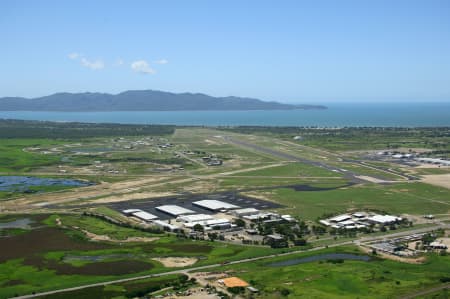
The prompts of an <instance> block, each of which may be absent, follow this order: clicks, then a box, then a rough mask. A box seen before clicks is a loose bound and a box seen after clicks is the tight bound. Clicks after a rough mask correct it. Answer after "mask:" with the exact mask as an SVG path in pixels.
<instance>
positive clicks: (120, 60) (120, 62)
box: [114, 58, 125, 66]
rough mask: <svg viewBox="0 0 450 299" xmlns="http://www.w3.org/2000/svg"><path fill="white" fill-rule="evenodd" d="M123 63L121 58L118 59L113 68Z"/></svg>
mask: <svg viewBox="0 0 450 299" xmlns="http://www.w3.org/2000/svg"><path fill="white" fill-rule="evenodd" d="M124 63H125V62H124V61H123V60H122V59H121V58H119V59H117V60H116V62H115V63H114V65H115V66H121V65H123V64H124Z"/></svg>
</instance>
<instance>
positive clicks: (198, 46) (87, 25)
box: [0, 0, 450, 104]
mask: <svg viewBox="0 0 450 299" xmlns="http://www.w3.org/2000/svg"><path fill="white" fill-rule="evenodd" d="M0 11H1V12H0V24H1V26H0V36H2V38H1V41H2V44H3V45H6V46H3V47H2V48H0V55H1V57H2V60H3V61H2V75H3V76H2V80H0V90H1V91H2V95H1V96H20V97H28V98H30V97H31V98H34V97H40V96H45V95H49V94H53V93H56V92H75V93H76V92H84V91H90V92H106V93H113V94H114V93H119V92H121V91H125V90H141V89H153V90H163V91H170V92H175V93H181V92H192V93H205V94H208V95H212V96H230V95H232V96H239V97H251V98H258V99H262V100H265V101H278V102H282V103H310V104H320V103H323V102H330V101H332V102H338V101H347V102H348V101H353V102H355V101H356V102H359V101H360V102H365V101H367V102H369V101H386V102H389V101H392V100H394V101H412V100H413V101H438V102H448V101H450V56H449V55H448V53H450V39H449V38H448V37H449V36H450V18H448V14H449V12H450V2H448V1H439V0H433V1H419V0H415V1H394V2H393V1H377V2H364V3H363V2H360V1H350V0H348V1H340V2H339V3H336V2H334V1H319V2H314V3H307V2H299V1H284V2H282V3H274V2H269V1H246V2H241V1H227V2H226V3H217V2H215V3H213V2H208V1H197V2H191V3H186V2H182V1H152V2H147V1H136V2H133V3H132V4H130V3H111V2H110V1H96V2H95V3H91V2H87V1H79V2H76V3H67V2H54V1H39V2H23V1H2V3H0Z"/></svg>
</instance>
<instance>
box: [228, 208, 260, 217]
mask: <svg viewBox="0 0 450 299" xmlns="http://www.w3.org/2000/svg"><path fill="white" fill-rule="evenodd" d="M233 213H234V214H236V215H238V216H241V215H252V214H258V213H259V210H258V209H255V208H245V209H238V210H234V211H233Z"/></svg>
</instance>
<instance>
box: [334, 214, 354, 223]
mask: <svg viewBox="0 0 450 299" xmlns="http://www.w3.org/2000/svg"><path fill="white" fill-rule="evenodd" d="M349 219H352V217H351V216H350V215H348V214H343V215H339V216H336V217H333V218H330V219H329V220H330V222H342V221H346V220H349Z"/></svg>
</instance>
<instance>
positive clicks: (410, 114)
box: [0, 102, 450, 127]
mask: <svg viewBox="0 0 450 299" xmlns="http://www.w3.org/2000/svg"><path fill="white" fill-rule="evenodd" d="M324 105H326V106H327V107H328V109H326V110H257V111H113V112H36V111H0V119H1V118H3V119H23V120H47V121H64V122H68V121H77V122H101V123H127V124H173V125H199V126H238V125H242V126H245V125H246V126H319V127H343V126H359V127H360V126H381V127H420V126H428V127H430V126H440V127H443V126H450V102H443V103H365V104H360V103H358V104H356V103H332V104H324Z"/></svg>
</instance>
